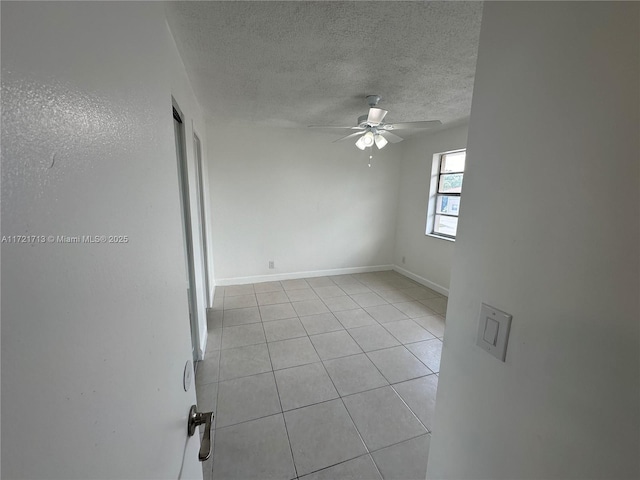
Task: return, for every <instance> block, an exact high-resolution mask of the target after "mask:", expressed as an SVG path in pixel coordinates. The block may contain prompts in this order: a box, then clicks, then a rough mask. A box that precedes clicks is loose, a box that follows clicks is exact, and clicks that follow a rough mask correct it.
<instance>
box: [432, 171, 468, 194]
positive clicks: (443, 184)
mask: <svg viewBox="0 0 640 480" xmlns="http://www.w3.org/2000/svg"><path fill="white" fill-rule="evenodd" d="M463 175H464V174H463V173H447V174H445V175H440V183H439V185H438V193H460V192H461V191H462V176H463Z"/></svg>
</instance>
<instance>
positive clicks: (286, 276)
mask: <svg viewBox="0 0 640 480" xmlns="http://www.w3.org/2000/svg"><path fill="white" fill-rule="evenodd" d="M393 269H394V266H393V265H374V266H371V267H348V268H334V269H331V270H313V271H311V272H291V273H275V274H272V275H256V276H253V277H234V278H216V286H227V285H246V284H248V283H262V282H275V281H279V280H296V279H298V278H312V277H326V276H328V275H348V274H351V273H368V272H382V271H386V270H393ZM434 290H435V289H434Z"/></svg>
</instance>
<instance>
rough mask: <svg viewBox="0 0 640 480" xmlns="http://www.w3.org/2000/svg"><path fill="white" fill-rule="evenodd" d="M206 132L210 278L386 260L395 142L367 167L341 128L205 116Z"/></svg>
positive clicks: (237, 279) (308, 271) (391, 230)
mask: <svg viewBox="0 0 640 480" xmlns="http://www.w3.org/2000/svg"><path fill="white" fill-rule="evenodd" d="M208 136H209V139H210V140H209V141H210V145H212V146H213V147H211V148H210V154H209V162H210V185H211V193H212V205H213V206H212V225H213V237H214V249H215V250H214V263H215V266H216V283H218V284H224V283H241V282H250V281H257V280H264V279H266V278H265V277H264V276H267V275H272V274H273V275H280V277H274V278H284V277H285V276H288V275H290V274H296V275H298V276H305V275H312V274H314V272H315V273H317V272H319V271H326V270H336V269H337V270H340V269H349V268H355V267H372V266H373V267H376V266H387V267H388V266H389V265H390V264H391V263H392V259H393V244H394V236H395V214H396V205H397V194H398V175H399V171H400V161H399V148H398V146H394V145H389V146H388V147H386V148H385V149H384V150H382V151H376V152H377V153H375V154H374V155H375V158H374V160H373V164H372V167H371V168H368V167H367V162H366V159H365V154H364V153H363V152H361V151H360V150H358V149H357V148H356V147H355V146H354V145H353V142H344V143H336V144H334V143H332V141H333V140H335V139H336V138H339V134H336V135H332V134H327V133H319V132H315V131H309V130H307V129H285V128H266V127H259V126H255V125H231V126H225V125H222V124H217V123H214V122H211V123H210V124H209V135H208ZM269 260H273V261H274V262H275V269H273V270H270V269H269V268H268V262H269ZM342 271H343V270H342Z"/></svg>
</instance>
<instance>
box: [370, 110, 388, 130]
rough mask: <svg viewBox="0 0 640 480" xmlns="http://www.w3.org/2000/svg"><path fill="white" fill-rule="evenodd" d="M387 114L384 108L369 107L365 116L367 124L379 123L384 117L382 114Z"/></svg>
mask: <svg viewBox="0 0 640 480" xmlns="http://www.w3.org/2000/svg"><path fill="white" fill-rule="evenodd" d="M386 114H387V111H386V110H382V109H381V108H377V107H371V108H370V109H369V116H368V117H367V123H368V124H369V125H374V126H375V125H379V124H380V122H382V120H383V119H384V116H385V115H386Z"/></svg>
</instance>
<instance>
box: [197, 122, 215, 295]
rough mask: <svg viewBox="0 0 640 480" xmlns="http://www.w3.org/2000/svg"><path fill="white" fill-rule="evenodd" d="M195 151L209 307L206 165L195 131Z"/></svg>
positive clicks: (201, 238)
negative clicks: (205, 191)
mask: <svg viewBox="0 0 640 480" xmlns="http://www.w3.org/2000/svg"><path fill="white" fill-rule="evenodd" d="M193 151H194V153H195V156H196V177H197V178H196V185H197V187H196V188H197V189H198V193H197V197H198V218H199V219H200V242H201V244H202V257H201V258H202V271H203V272H204V288H205V296H206V300H207V307H211V304H212V303H213V302H212V299H211V298H210V297H211V289H210V286H209V251H208V248H207V245H208V244H207V219H206V212H207V210H206V208H205V201H204V165H203V164H202V162H203V159H202V143H201V142H200V138H199V137H198V135H196V134H195V133H194V134H193Z"/></svg>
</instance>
